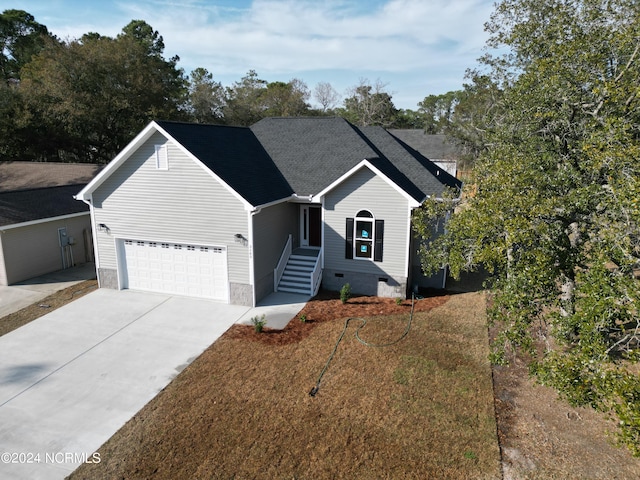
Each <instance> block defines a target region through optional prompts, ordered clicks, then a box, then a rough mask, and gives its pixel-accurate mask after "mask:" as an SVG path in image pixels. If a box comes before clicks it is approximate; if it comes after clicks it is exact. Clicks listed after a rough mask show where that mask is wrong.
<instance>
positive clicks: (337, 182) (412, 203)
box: [314, 158, 422, 208]
mask: <svg viewBox="0 0 640 480" xmlns="http://www.w3.org/2000/svg"><path fill="white" fill-rule="evenodd" d="M363 167H366V168H368V169H369V170H371V171H372V172H373V173H374V174H375V175H377V176H379V177H380V178H382V179H383V180H384V181H385V182H386V183H388V184H389V185H390V186H391V187H392V188H393V189H394V190H396V191H397V192H398V193H400V194H401V195H402V196H403V197H405V198H406V199H407V202H408V203H409V206H410V207H411V208H417V207H419V206H420V205H422V202H418V201H417V200H416V199H415V198H413V196H411V195H410V194H409V193H407V192H406V191H405V190H404V189H403V188H401V187H400V186H399V185H398V184H397V183H395V182H394V181H393V180H391V179H390V178H389V177H388V176H387V175H385V174H384V173H382V171H381V170H380V169H378V168H376V167H375V166H374V165H373V164H372V163H371V162H370V161H369V160H367V159H366V158H365V159H363V160H362V161H361V162H360V163H358V164H357V165H355V166H354V167H352V168H351V169H350V170H349V171H347V172H346V173H344V174H343V175H342V176H340V177H339V178H337V179H336V180H335V181H334V182H333V183H331V184H330V185H328V186H327V187H326V188H325V189H324V190H322V191H320V192H319V193H317V194H316V195H314V197H316V198H318V199H321V198H322V197H324V196H325V195H326V194H327V193H329V192H330V191H331V190H333V189H334V188H335V187H337V186H338V185H340V184H341V183H342V182H344V181H345V180H346V179H347V178H349V177H351V176H352V175H353V174H354V173H356V172H357V171H358V170H360V169H362V168H363Z"/></svg>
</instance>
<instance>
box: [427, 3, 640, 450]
mask: <svg viewBox="0 0 640 480" xmlns="http://www.w3.org/2000/svg"><path fill="white" fill-rule="evenodd" d="M487 30H488V31H489V33H490V34H491V38H490V41H489V45H490V46H491V47H499V48H503V47H505V46H506V47H508V53H506V54H504V55H496V56H492V55H487V56H485V57H484V58H483V65H484V66H485V67H486V69H485V71H486V73H485V75H486V77H478V78H481V81H482V83H480V84H478V82H476V85H477V86H479V87H482V88H483V90H484V91H485V93H486V94H487V95H489V96H493V97H492V98H494V99H497V102H496V101H495V100H493V99H492V101H491V102H488V103H487V104H492V108H491V113H490V115H485V116H484V117H483V119H482V121H479V122H477V121H476V120H475V119H472V121H473V123H474V124H476V125H478V128H479V129H481V130H482V131H483V135H482V143H483V145H484V146H483V149H482V151H481V152H480V158H479V160H478V162H477V165H476V167H475V169H474V177H473V181H472V182H471V184H470V185H469V186H468V188H467V192H466V195H467V198H466V200H465V202H464V205H463V206H461V207H460V208H459V211H458V212H457V213H456V214H455V215H453V217H452V219H451V221H450V222H449V223H448V229H447V233H445V234H444V235H442V236H441V237H438V238H436V239H432V238H429V236H428V233H427V229H426V228H425V225H427V224H428V221H429V219H430V218H431V217H432V216H433V214H434V213H436V210H435V209H436V207H435V206H434V205H433V204H430V203H427V204H426V205H425V207H424V209H423V210H422V211H421V212H419V213H418V220H421V225H422V228H419V230H420V233H421V234H422V236H423V238H424V239H425V245H426V248H424V249H423V266H424V268H425V269H426V270H427V271H433V270H434V269H435V268H437V267H439V266H440V265H442V264H448V265H449V266H450V269H451V273H452V274H453V275H454V276H457V275H459V274H460V272H462V271H471V270H475V269H477V268H480V267H481V266H482V267H484V268H486V269H487V270H488V272H490V274H491V286H492V287H493V296H492V307H491V309H490V316H491V319H492V320H493V321H496V322H499V323H500V324H501V325H502V327H503V330H502V333H501V334H500V336H499V337H498V339H497V340H496V342H495V345H494V347H495V348H494V357H493V358H494V360H495V361H497V362H502V361H505V360H507V359H508V358H509V352H513V351H517V350H525V351H527V352H528V353H529V354H530V355H531V356H532V358H533V362H532V367H531V368H532V372H534V373H536V374H537V378H538V379H539V380H540V381H541V382H543V383H546V384H548V385H551V386H553V387H555V388H556V389H558V391H559V392H560V394H561V395H562V396H563V397H565V398H566V399H567V400H568V401H570V402H571V403H573V404H578V405H591V406H593V407H595V408H598V409H601V410H603V411H610V412H613V413H615V414H616V415H617V416H618V418H619V420H620V426H621V430H620V432H621V439H622V441H623V442H624V443H626V444H627V445H628V446H629V447H630V448H631V449H632V451H633V452H634V454H636V455H640V378H639V376H638V374H637V373H635V374H634V373H633V372H634V369H633V368H634V367H632V364H634V363H637V362H638V360H639V359H640V315H639V312H638V308H637V305H639V304H640V286H639V285H640V283H639V282H640V280H638V278H636V277H637V274H638V271H639V269H640V195H639V193H640V142H639V139H640V131H639V128H640V118H639V116H640V97H639V93H640V90H638V85H640V64H639V63H638V62H639V60H640V42H639V40H638V39H639V38H640V4H638V2H636V1H633V0H610V1H606V0H548V1H544V2H539V1H537V0H502V1H500V2H498V3H497V5H496V10H495V12H494V14H493V16H492V18H491V20H490V21H489V22H488V24H487ZM498 92H499V93H498ZM419 223H420V222H419ZM540 347H542V348H540Z"/></svg>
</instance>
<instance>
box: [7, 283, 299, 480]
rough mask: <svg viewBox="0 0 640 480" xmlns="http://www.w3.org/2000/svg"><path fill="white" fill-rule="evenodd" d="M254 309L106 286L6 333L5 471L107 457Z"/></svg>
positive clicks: (57, 467)
mask: <svg viewBox="0 0 640 480" xmlns="http://www.w3.org/2000/svg"><path fill="white" fill-rule="evenodd" d="M293 308H294V309H295V308H297V307H293ZM251 310H252V309H250V308H249V307H240V306H233V305H224V304H220V303H215V302H213V301H209V300H204V299H196V298H186V297H178V296H170V295H161V294H153V293H144V292H135V291H129V290H122V291H116V290H108V289H100V290H97V291H95V292H92V293H90V294H88V295H86V296H84V297H82V298H79V299H78V300H76V301H74V302H72V303H70V304H68V305H66V306H64V307H62V308H60V309H58V310H55V311H53V312H51V313H49V314H47V315H45V316H44V317H41V318H39V319H37V320H35V321H33V322H31V323H29V324H27V325H25V326H23V327H21V328H19V329H17V330H14V331H13V332H11V333H8V334H7V335H4V336H2V337H0V476H1V477H2V478H3V479H5V478H6V479H47V480H50V479H56V478H64V477H65V476H66V475H68V474H69V473H71V472H72V471H73V470H74V469H75V468H76V467H77V466H78V465H80V464H81V463H82V462H84V461H89V462H91V461H93V462H95V461H99V458H96V457H93V456H92V454H93V453H94V452H95V451H96V450H97V449H98V448H99V447H100V446H101V445H102V444H103V443H104V442H105V441H106V440H107V439H109V437H111V435H113V434H114V433H115V432H116V431H117V430H118V429H119V428H120V427H121V426H122V425H124V423H126V422H127V421H128V420H129V419H130V418H131V417H132V416H133V415H134V414H135V413H136V412H137V411H138V410H140V408H142V407H143V406H144V405H145V404H146V403H147V402H149V401H150V400H151V399H152V398H153V397H154V396H155V395H156V394H157V393H158V392H159V391H160V390H162V389H163V388H164V387H165V386H166V385H167V384H168V383H169V382H170V381H171V380H172V379H173V378H174V377H175V376H176V375H177V374H178V373H179V372H180V371H181V370H182V369H183V368H185V367H186V366H187V365H188V364H189V363H190V362H191V361H193V360H194V359H195V358H196V357H197V356H198V355H200V353H202V352H203V351H204V350H205V349H206V348H207V347H208V346H209V345H211V343H213V342H214V341H215V340H216V339H217V338H218V337H219V336H220V335H221V334H222V333H224V331H226V330H227V329H228V328H229V327H230V326H231V325H232V324H233V323H234V322H236V321H239V320H242V319H243V318H244V321H246V318H247V317H248V315H249V314H250V313H251ZM294 314H295V312H294ZM289 318H291V317H289Z"/></svg>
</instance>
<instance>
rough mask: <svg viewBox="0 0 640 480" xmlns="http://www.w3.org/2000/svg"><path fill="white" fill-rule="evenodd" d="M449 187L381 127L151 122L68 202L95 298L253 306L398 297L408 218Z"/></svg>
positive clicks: (408, 250)
mask: <svg viewBox="0 0 640 480" xmlns="http://www.w3.org/2000/svg"><path fill="white" fill-rule="evenodd" d="M446 186H450V187H454V188H459V187H460V182H459V181H458V180H456V179H455V178H454V177H452V176H451V175H449V174H447V173H446V172H445V171H443V170H442V169H440V168H439V167H437V166H436V165H434V164H433V163H431V162H430V161H429V160H427V159H426V158H425V157H423V156H422V155H420V154H419V153H417V152H416V151H413V150H411V149H407V148H406V147H405V146H404V145H403V144H402V143H401V142H399V141H398V139H397V138H395V137H394V136H393V135H391V134H390V133H389V132H387V131H386V130H384V129H383V128H381V127H363V128H358V127H355V126H353V125H351V124H350V123H349V122H347V121H346V120H344V119H341V118H335V117H308V118H291V117H290V118H267V119H264V120H261V121H259V122H258V123H256V124H254V125H253V126H251V127H248V128H247V127H229V126H219V125H199V124H185V123H173V122H161V121H159V122H152V123H150V124H149V125H148V126H147V127H146V128H145V129H144V130H143V131H142V132H141V133H140V134H139V135H138V136H137V137H136V138H135V139H134V140H133V141H132V142H131V143H130V144H129V145H128V146H127V147H126V148H125V149H124V150H123V151H122V152H121V153H120V154H119V155H118V156H117V157H116V158H115V159H114V160H113V161H112V162H111V163H110V164H108V165H107V167H106V168H105V169H104V170H103V171H102V172H101V173H100V174H99V175H98V176H97V177H96V178H95V179H93V180H92V181H91V182H90V183H89V184H88V185H87V186H86V187H85V188H84V189H83V190H82V191H81V192H80V193H79V194H78V195H77V197H76V198H77V199H79V200H83V201H85V202H86V203H88V204H89V205H90V207H91V214H92V221H93V226H94V242H95V246H96V267H97V273H98V280H99V282H100V285H101V286H102V287H108V288H117V289H122V288H132V289H141V290H149V291H157V292H167V293H176V294H183V295H192V296H200V297H207V298H213V299H216V300H219V301H222V302H228V303H233V304H241V305H256V304H257V302H258V301H259V300H260V299H262V298H264V297H265V296H267V295H269V294H270V293H272V292H273V291H274V290H282V291H292V292H300V293H305V294H307V295H310V296H312V295H315V293H317V290H318V288H319V286H320V284H321V283H322V285H323V286H324V287H325V288H327V289H330V290H339V289H340V288H341V287H342V286H343V285H344V284H345V283H350V284H351V287H352V290H353V291H354V292H355V293H362V294H371V295H381V296H389V297H397V296H402V297H404V296H405V294H406V292H407V290H408V289H409V288H410V286H411V278H410V276H411V267H410V266H411V265H412V260H413V257H414V256H415V254H414V251H415V250H416V248H415V247H414V246H412V244H413V240H412V238H413V236H412V233H411V212H412V210H413V209H415V208H417V207H419V206H420V205H421V203H422V202H423V201H424V200H425V199H426V198H428V197H438V196H439V195H440V194H441V193H442V191H443V190H444V188H445V187H446Z"/></svg>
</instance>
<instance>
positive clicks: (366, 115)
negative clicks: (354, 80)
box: [341, 79, 398, 127]
mask: <svg viewBox="0 0 640 480" xmlns="http://www.w3.org/2000/svg"><path fill="white" fill-rule="evenodd" d="M385 87H386V85H385V84H383V83H382V82H381V81H380V80H378V81H376V83H375V84H374V85H371V84H370V83H369V81H368V80H367V79H361V80H360V83H359V84H358V85H356V86H355V87H352V88H351V90H350V96H349V97H348V98H346V99H345V101H344V109H343V110H342V112H341V113H342V115H343V116H344V117H345V118H346V119H347V120H349V121H350V122H351V123H353V124H355V125H359V126H363V127H366V126H369V125H378V126H382V127H391V126H393V125H394V122H395V120H396V115H397V113H398V110H397V109H396V107H395V106H394V105H393V102H392V101H391V95H390V94H389V93H388V92H386V91H385Z"/></svg>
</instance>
